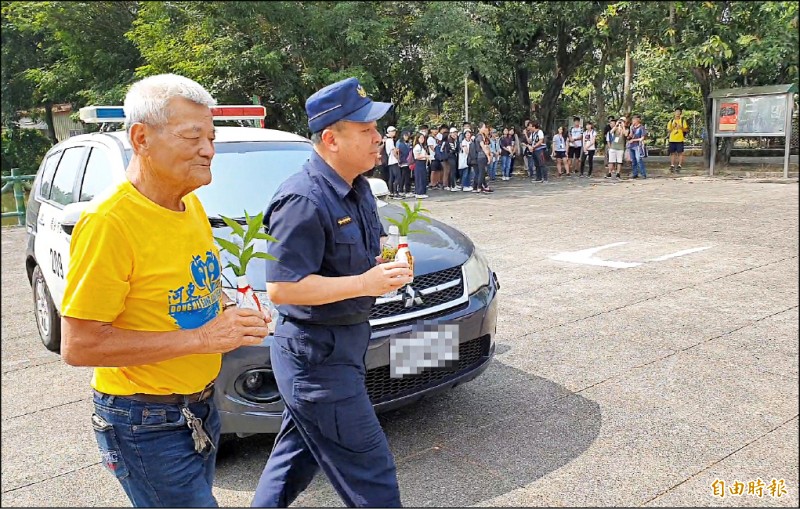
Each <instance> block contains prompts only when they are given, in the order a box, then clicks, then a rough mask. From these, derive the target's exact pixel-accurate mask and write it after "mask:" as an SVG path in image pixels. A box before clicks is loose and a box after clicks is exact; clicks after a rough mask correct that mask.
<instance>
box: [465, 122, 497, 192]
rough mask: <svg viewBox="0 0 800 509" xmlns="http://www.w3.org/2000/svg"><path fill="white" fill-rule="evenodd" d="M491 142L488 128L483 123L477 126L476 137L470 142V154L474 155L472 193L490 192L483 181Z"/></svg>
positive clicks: (489, 155) (490, 157)
mask: <svg viewBox="0 0 800 509" xmlns="http://www.w3.org/2000/svg"><path fill="white" fill-rule="evenodd" d="M490 146H491V142H490V141H489V126H487V125H486V123H485V122H481V123H480V124H478V135H477V136H475V140H474V141H473V142H472V147H471V148H470V152H472V153H474V156H473V160H474V161H475V166H474V167H475V170H476V171H475V179H474V181H473V184H472V192H473V193H486V192H491V189H490V188H489V186H487V185H486V182H484V179H485V178H486V168H487V167H488V166H489V161H491V160H492V153H491V148H490Z"/></svg>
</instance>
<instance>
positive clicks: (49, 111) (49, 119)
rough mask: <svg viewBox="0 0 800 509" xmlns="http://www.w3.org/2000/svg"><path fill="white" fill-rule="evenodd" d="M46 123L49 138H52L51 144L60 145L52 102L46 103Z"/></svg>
mask: <svg viewBox="0 0 800 509" xmlns="http://www.w3.org/2000/svg"><path fill="white" fill-rule="evenodd" d="M44 121H45V122H46V123H47V137H48V138H50V143H52V144H53V145H55V144H56V143H58V138H56V127H55V123H54V122H53V103H52V101H47V102H46V103H44Z"/></svg>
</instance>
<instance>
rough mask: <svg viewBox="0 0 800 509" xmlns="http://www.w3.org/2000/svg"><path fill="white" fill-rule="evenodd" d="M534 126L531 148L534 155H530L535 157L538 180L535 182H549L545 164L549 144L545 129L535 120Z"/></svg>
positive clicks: (534, 162) (534, 163)
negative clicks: (546, 140) (546, 141)
mask: <svg viewBox="0 0 800 509" xmlns="http://www.w3.org/2000/svg"><path fill="white" fill-rule="evenodd" d="M532 126H533V131H532V133H531V148H532V152H533V155H532V156H528V157H532V158H533V166H534V167H535V168H536V180H534V182H547V165H545V161H544V154H545V151H546V150H547V144H546V143H545V137H544V131H542V126H541V124H540V123H539V122H534V123H533V124H532Z"/></svg>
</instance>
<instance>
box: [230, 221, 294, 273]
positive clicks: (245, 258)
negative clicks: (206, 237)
mask: <svg viewBox="0 0 800 509" xmlns="http://www.w3.org/2000/svg"><path fill="white" fill-rule="evenodd" d="M219 217H221V218H222V220H223V221H225V224H227V225H228V226H230V227H231V230H233V235H235V236H237V237H239V238H240V239H242V247H239V246H238V245H236V244H235V243H234V242H231V241H230V240H226V239H222V238H219V237H214V240H216V241H217V243H218V244H219V246H220V247H221V248H222V249H223V250H224V251H227V252H228V253H230V254H231V255H233V256H234V257H235V258H236V261H237V262H238V264H237V263H233V262H228V264H227V265H226V267H230V268H231V269H233V273H234V274H236V277H240V276H244V275H245V274H246V273H247V264H249V263H250V260H252V259H253V258H261V259H262V260H272V261H278V259H277V258H275V257H274V256H272V255H271V254H269V253H264V252H261V251H259V252H256V251H255V245H254V244H253V242H254V241H255V240H265V241H267V242H280V241H279V240H278V239H276V238H275V237H273V236H272V235H268V234H266V233H264V232H263V231H261V224H262V222H263V221H264V213H263V212H259V213H258V214H257V215H255V216H253V217H250V215H249V214H248V213H247V211H246V210H245V211H244V217H245V220H246V222H247V229H246V230H245V228H244V227H243V226H242V225H241V224H239V223H238V222H237V221H236V220H235V219H231V218H229V217H225V216H223V215H220V216H219Z"/></svg>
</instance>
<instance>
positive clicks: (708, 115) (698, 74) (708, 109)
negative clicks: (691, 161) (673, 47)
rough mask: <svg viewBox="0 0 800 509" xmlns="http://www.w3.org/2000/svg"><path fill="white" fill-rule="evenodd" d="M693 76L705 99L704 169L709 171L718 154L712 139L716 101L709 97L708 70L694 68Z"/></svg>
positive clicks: (709, 80)
mask: <svg viewBox="0 0 800 509" xmlns="http://www.w3.org/2000/svg"><path fill="white" fill-rule="evenodd" d="M692 74H694V77H695V79H696V80H697V83H698V84H699V85H700V94H701V96H702V98H703V113H704V115H703V122H704V124H705V128H706V139H704V140H703V167H704V168H705V169H708V168H709V167H710V165H711V157H712V154H714V155H715V154H716V152H717V150H716V148H717V144H716V141H715V140H714V139H712V138H711V123H712V122H713V121H714V119H713V118H712V117H713V113H714V112H713V111H712V108H713V107H714V101H713V99H711V98H709V97H708V96H709V94H711V79H710V78H709V75H708V70H707V69H703V68H700V67H694V68H692Z"/></svg>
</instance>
